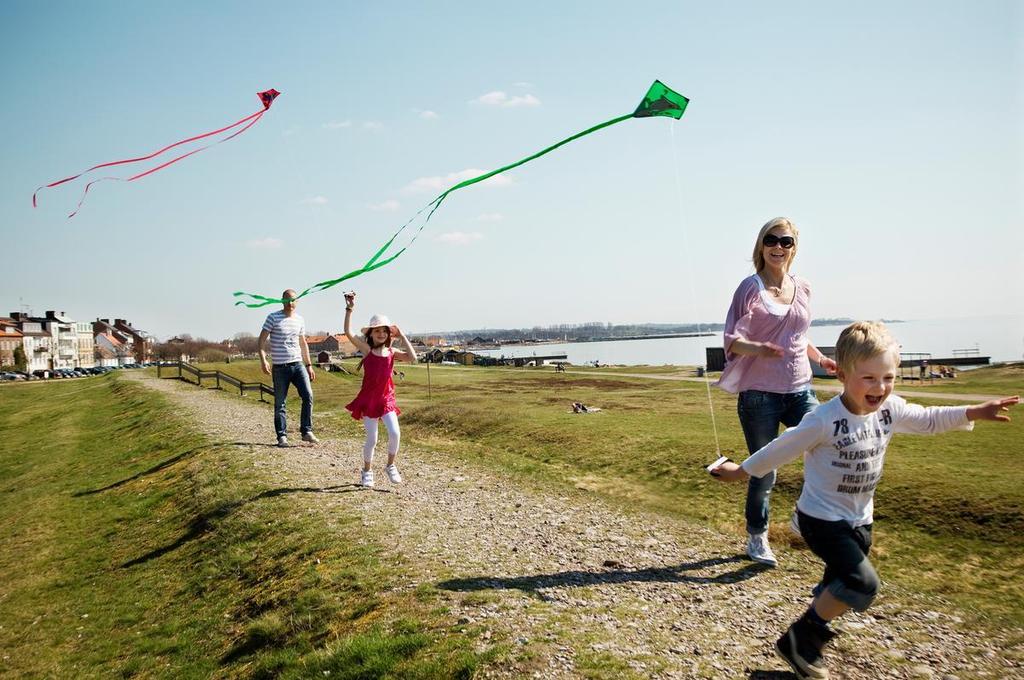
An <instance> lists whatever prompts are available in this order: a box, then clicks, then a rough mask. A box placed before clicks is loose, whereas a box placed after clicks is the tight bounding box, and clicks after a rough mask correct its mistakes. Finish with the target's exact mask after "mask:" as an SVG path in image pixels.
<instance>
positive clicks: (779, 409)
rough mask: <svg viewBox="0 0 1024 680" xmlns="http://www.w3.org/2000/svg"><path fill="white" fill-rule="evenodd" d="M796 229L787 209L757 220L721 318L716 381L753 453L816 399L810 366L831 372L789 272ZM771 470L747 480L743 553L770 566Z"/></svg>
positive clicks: (805, 289)
mask: <svg viewBox="0 0 1024 680" xmlns="http://www.w3.org/2000/svg"><path fill="white" fill-rule="evenodd" d="M798 241H799V232H798V231H797V228H796V226H794V225H793V223H792V222H790V221H789V220H788V219H786V218H785V217H776V218H775V219H773V220H769V221H768V223H767V224H765V225H764V226H763V227H761V231H760V233H758V235H757V241H756V242H755V243H754V256H753V262H754V274H753V275H751V276H749V277H747V278H745V279H743V281H741V282H740V285H739V287H738V288H737V289H736V293H735V294H734V295H733V298H732V305H731V306H730V307H729V312H728V314H727V315H726V318H725V331H724V345H725V359H726V364H725V370H723V371H722V377H721V378H720V379H719V381H718V383H717V384H718V386H719V387H721V388H722V389H724V390H726V391H727V392H734V393H738V394H739V397H738V399H737V402H736V409H737V411H738V413H739V418H740V425H741V426H742V428H743V436H744V437H745V438H746V440H747V449H749V451H750V453H754V452H755V451H757V450H758V449H760V448H761V447H762V446H764V445H765V444H767V443H768V442H770V441H771V440H773V439H775V438H776V437H777V436H778V435H779V426H780V425H784V426H786V427H794V426H796V425H798V424H799V423H800V420H801V419H802V418H803V417H804V414H805V413H807V412H808V411H810V410H811V409H813V408H814V407H815V406H817V405H818V400H817V398H816V397H815V396H814V391H813V390H812V389H811V366H810V363H809V361H814V362H817V363H818V364H819V365H820V366H821V367H822V368H824V369H825V370H826V371H828V372H829V373H834V372H835V370H836V365H835V362H834V361H832V359H829V358H828V357H826V356H825V355H823V354H822V353H821V352H819V351H818V348H817V347H815V346H814V345H813V344H811V342H810V341H809V340H808V339H807V329H808V328H809V327H810V325H811V312H810V306H809V303H810V297H811V288H810V285H809V284H808V283H807V281H805V280H803V279H801V278H799V277H796V276H794V275H792V274H790V273H789V268H790V265H792V264H793V258H794V257H796V251H797V243H798ZM774 485H775V472H774V471H773V472H770V473H768V474H767V475H766V476H764V477H751V478H750V482H749V484H748V486H747V503H746V520H747V533H748V534H749V536H748V538H747V555H748V556H749V557H750V558H751V559H752V560H754V561H756V562H760V563H762V564H767V565H769V566H773V567H774V566H776V565H777V564H778V560H776V558H775V554H774V553H773V552H772V549H771V546H770V545H769V544H768V498H769V496H770V495H771V491H772V487H773V486H774Z"/></svg>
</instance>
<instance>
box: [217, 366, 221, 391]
mask: <svg viewBox="0 0 1024 680" xmlns="http://www.w3.org/2000/svg"><path fill="white" fill-rule="evenodd" d="M217 389H218V390H219V389H220V371H217Z"/></svg>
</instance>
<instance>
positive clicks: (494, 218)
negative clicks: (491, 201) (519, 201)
mask: <svg viewBox="0 0 1024 680" xmlns="http://www.w3.org/2000/svg"><path fill="white" fill-rule="evenodd" d="M503 219H505V216H504V215H502V214H501V213H481V214H480V215H477V216H476V221H477V222H501V221H502V220H503Z"/></svg>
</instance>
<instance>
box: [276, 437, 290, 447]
mask: <svg viewBox="0 0 1024 680" xmlns="http://www.w3.org/2000/svg"><path fill="white" fill-rule="evenodd" d="M277 445H278V446H280V447H281V448H282V449H284V448H287V447H288V437H286V436H284V435H283V434H281V435H278V436H277Z"/></svg>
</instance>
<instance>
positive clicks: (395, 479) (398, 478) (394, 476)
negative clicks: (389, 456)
mask: <svg viewBox="0 0 1024 680" xmlns="http://www.w3.org/2000/svg"><path fill="white" fill-rule="evenodd" d="M384 472H386V473H388V479H389V480H391V483H392V484H401V483H402V475H401V474H399V472H398V467H397V466H396V465H395V464H394V463H392V464H391V465H389V466H387V467H386V468H384Z"/></svg>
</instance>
